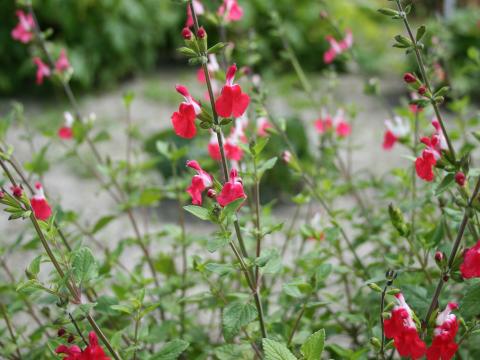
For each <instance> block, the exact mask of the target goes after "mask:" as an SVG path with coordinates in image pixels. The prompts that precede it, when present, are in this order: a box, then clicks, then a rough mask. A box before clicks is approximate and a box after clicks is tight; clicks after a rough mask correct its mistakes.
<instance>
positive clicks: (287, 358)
mask: <svg viewBox="0 0 480 360" xmlns="http://www.w3.org/2000/svg"><path fill="white" fill-rule="evenodd" d="M262 344H263V351H265V360H297V358H296V357H295V356H293V354H292V353H291V352H290V350H288V348H287V347H286V346H285V345H284V344H282V343H279V342H277V341H274V340H270V339H263V341H262Z"/></svg>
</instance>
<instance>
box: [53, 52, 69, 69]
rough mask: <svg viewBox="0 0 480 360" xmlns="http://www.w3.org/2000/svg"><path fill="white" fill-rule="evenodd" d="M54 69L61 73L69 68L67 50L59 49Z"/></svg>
mask: <svg viewBox="0 0 480 360" xmlns="http://www.w3.org/2000/svg"><path fill="white" fill-rule="evenodd" d="M55 69H56V70H57V71H58V72H59V73H62V72H64V71H67V70H68V69H70V61H68V57H67V52H66V51H65V49H62V51H60V56H59V57H58V59H57V62H56V63H55Z"/></svg>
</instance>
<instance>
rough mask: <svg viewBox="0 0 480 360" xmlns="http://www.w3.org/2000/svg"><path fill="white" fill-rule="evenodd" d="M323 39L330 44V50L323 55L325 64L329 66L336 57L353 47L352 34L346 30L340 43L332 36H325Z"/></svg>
mask: <svg viewBox="0 0 480 360" xmlns="http://www.w3.org/2000/svg"><path fill="white" fill-rule="evenodd" d="M325 38H326V40H327V41H328V42H329V44H330V48H329V49H328V50H327V51H326V52H325V53H324V54H323V61H324V62H325V64H331V63H332V62H333V61H334V60H335V59H336V58H337V56H338V55H340V54H342V53H343V52H345V51H347V50H348V49H350V48H351V47H352V46H353V34H352V32H351V30H347V32H346V34H345V37H344V38H343V40H341V41H337V40H336V39H335V38H334V37H333V36H332V35H327V36H326V37H325Z"/></svg>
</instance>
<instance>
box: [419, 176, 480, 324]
mask: <svg viewBox="0 0 480 360" xmlns="http://www.w3.org/2000/svg"><path fill="white" fill-rule="evenodd" d="M479 191H480V177H479V178H478V180H477V183H476V185H475V189H474V190H473V193H472V195H471V196H470V199H469V200H468V205H467V206H466V208H465V211H464V215H463V219H462V222H461V223H460V227H459V229H458V233H457V237H456V239H455V242H454V244H453V247H452V251H451V252H450V255H449V257H448V263H447V267H446V269H445V271H444V272H443V274H442V277H441V278H440V280H439V282H438V285H437V287H436V289H435V293H434V294H433V298H432V301H431V303H430V306H429V308H428V312H427V315H426V316H425V319H424V321H423V324H422V326H423V328H424V329H426V328H427V326H428V323H429V322H430V317H431V316H432V313H433V311H434V310H435V309H436V307H437V306H438V299H439V297H440V293H441V292H442V289H443V286H444V285H445V284H446V283H447V281H448V279H449V277H450V271H451V269H452V265H453V262H454V261H455V257H456V256H457V252H458V249H459V247H460V244H461V242H462V238H463V234H464V233H465V229H466V227H467V225H468V222H469V220H470V216H471V215H472V214H471V212H472V211H474V210H473V208H472V203H473V201H474V200H475V199H476V197H477V196H478V193H479Z"/></svg>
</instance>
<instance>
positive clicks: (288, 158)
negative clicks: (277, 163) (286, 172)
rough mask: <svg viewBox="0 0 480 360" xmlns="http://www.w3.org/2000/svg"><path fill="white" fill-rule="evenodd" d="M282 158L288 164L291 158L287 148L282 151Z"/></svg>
mask: <svg viewBox="0 0 480 360" xmlns="http://www.w3.org/2000/svg"><path fill="white" fill-rule="evenodd" d="M282 160H283V161H284V162H285V163H286V164H288V163H289V162H290V161H291V160H292V153H291V152H290V151H288V150H285V151H284V152H283V153H282Z"/></svg>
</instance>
